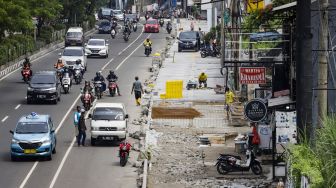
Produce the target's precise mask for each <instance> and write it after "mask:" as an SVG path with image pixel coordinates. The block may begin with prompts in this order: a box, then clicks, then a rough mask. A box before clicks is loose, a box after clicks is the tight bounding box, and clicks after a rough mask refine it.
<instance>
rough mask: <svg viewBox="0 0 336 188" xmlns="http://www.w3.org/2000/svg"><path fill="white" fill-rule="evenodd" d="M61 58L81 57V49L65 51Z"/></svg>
mask: <svg viewBox="0 0 336 188" xmlns="http://www.w3.org/2000/svg"><path fill="white" fill-rule="evenodd" d="M63 56H83V51H82V50H81V49H65V50H64V52H63Z"/></svg>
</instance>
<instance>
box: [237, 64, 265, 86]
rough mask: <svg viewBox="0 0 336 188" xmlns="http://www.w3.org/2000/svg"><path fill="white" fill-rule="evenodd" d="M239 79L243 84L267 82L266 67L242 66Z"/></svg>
mask: <svg viewBox="0 0 336 188" xmlns="http://www.w3.org/2000/svg"><path fill="white" fill-rule="evenodd" d="M239 80H240V83H241V84H265V83H266V68H265V67H240V68H239Z"/></svg>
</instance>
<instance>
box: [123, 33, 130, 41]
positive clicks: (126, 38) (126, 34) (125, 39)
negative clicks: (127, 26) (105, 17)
mask: <svg viewBox="0 0 336 188" xmlns="http://www.w3.org/2000/svg"><path fill="white" fill-rule="evenodd" d="M128 40H129V33H128V32H127V31H124V41H125V42H127V41H128Z"/></svg>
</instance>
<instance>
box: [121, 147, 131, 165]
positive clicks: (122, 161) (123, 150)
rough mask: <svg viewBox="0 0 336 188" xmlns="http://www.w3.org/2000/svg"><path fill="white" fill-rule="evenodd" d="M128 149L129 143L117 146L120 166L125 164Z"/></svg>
mask: <svg viewBox="0 0 336 188" xmlns="http://www.w3.org/2000/svg"><path fill="white" fill-rule="evenodd" d="M130 149H131V145H130V144H129V143H121V144H120V146H119V155H120V156H119V157H120V166H125V165H126V164H127V161H128V157H129V151H130Z"/></svg>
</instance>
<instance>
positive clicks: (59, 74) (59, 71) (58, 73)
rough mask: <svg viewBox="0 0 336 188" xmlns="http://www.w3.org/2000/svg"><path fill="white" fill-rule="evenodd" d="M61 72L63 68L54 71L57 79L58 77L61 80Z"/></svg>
mask: <svg viewBox="0 0 336 188" xmlns="http://www.w3.org/2000/svg"><path fill="white" fill-rule="evenodd" d="M63 72H64V69H63V68H58V69H57V70H56V74H57V77H58V78H59V79H61V78H62V75H63Z"/></svg>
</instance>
